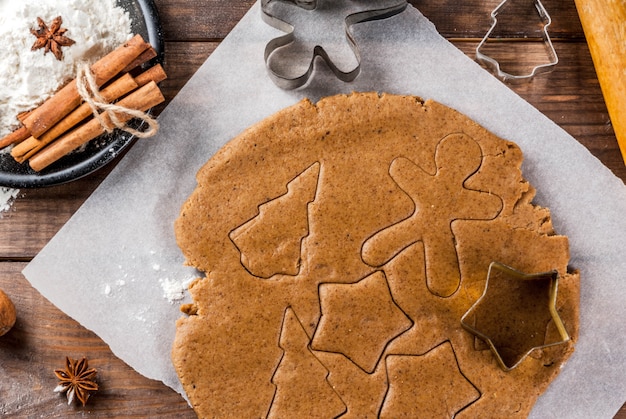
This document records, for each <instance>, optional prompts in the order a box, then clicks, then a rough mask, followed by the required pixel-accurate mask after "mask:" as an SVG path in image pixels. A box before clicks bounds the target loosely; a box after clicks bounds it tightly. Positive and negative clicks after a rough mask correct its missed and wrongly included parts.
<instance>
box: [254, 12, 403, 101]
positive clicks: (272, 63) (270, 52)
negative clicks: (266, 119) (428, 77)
mask: <svg viewBox="0 0 626 419" xmlns="http://www.w3.org/2000/svg"><path fill="white" fill-rule="evenodd" d="M406 7H407V2H406V0H370V1H367V2H366V1H363V0H337V1H331V0H261V17H262V18H263V20H264V21H265V22H266V23H267V24H269V25H270V26H272V27H274V28H276V29H278V30H280V31H282V32H285V35H282V36H279V37H277V38H274V39H272V40H271V41H269V42H268V43H267V44H266V47H265V52H264V59H265V65H266V68H267V71H268V74H269V76H270V78H271V80H272V81H273V82H274V83H275V84H276V85H277V86H279V87H280V88H282V89H286V90H291V89H296V88H298V87H302V86H304V85H305V84H306V83H307V82H308V81H309V79H310V78H311V75H312V74H313V70H314V69H315V61H316V58H317V57H319V58H321V59H322V60H323V61H324V62H325V63H326V65H327V66H328V67H329V68H330V70H331V71H332V72H333V73H334V74H335V76H336V77H337V78H338V79H339V80H342V81H344V82H351V81H353V80H354V79H355V78H356V77H357V76H358V75H359V73H360V71H361V53H360V50H359V47H358V45H357V41H356V40H355V38H354V36H353V35H352V33H351V29H350V28H351V26H352V25H355V24H357V23H362V22H368V21H373V20H380V19H386V18H389V17H391V16H394V15H396V14H398V13H400V12H402V11H404V10H405V9H406ZM288 10H291V11H293V12H300V13H305V14H307V15H308V18H303V19H300V21H299V22H298V19H296V18H293V20H292V16H293V15H292V16H290V14H289V13H288ZM325 15H326V16H333V17H335V18H337V17H338V18H340V19H342V20H343V35H344V37H345V42H347V45H348V47H349V48H350V49H351V51H352V53H353V54H354V57H353V60H352V61H353V63H352V64H351V65H342V63H340V62H339V61H340V60H338V59H337V58H338V57H333V56H331V55H332V54H330V53H329V51H328V50H327V48H325V46H324V45H322V44H320V43H316V44H315V45H314V46H312V47H311V48H309V49H310V50H311V51H310V54H309V56H308V57H307V58H306V60H307V61H308V66H305V67H306V68H304V69H302V70H300V71H297V70H296V72H295V73H293V70H292V69H290V67H291V66H290V64H291V63H290V62H289V60H290V58H289V54H283V55H284V56H282V57H281V56H280V55H281V54H280V52H281V50H284V49H285V48H288V47H290V46H293V45H294V44H295V43H296V42H297V41H298V38H299V36H301V34H300V33H299V29H301V28H302V26H303V24H304V23H307V22H311V19H310V18H312V17H316V18H319V19H324V16H325ZM298 25H300V26H298ZM320 32H321V30H320ZM319 35H320V38H324V37H328V36H329V34H321V33H319ZM341 58H343V57H341ZM290 70H292V71H290Z"/></svg>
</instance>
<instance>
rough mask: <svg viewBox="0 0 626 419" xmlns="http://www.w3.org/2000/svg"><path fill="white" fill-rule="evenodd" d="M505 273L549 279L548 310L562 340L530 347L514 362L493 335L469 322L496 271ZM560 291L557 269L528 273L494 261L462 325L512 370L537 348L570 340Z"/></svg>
mask: <svg viewBox="0 0 626 419" xmlns="http://www.w3.org/2000/svg"><path fill="white" fill-rule="evenodd" d="M496 271H497V272H498V273H500V274H503V275H505V276H506V277H508V279H513V280H519V281H548V282H549V288H548V289H549V296H548V310H549V312H550V317H551V321H552V322H553V324H554V326H555V327H556V330H557V332H558V335H559V337H560V339H561V340H558V341H555V342H548V343H545V341H544V344H541V345H535V346H532V347H530V348H529V349H528V350H527V351H525V352H524V353H523V354H522V355H521V356H519V357H518V359H516V360H515V362H513V363H512V364H509V363H507V362H506V361H505V360H504V357H503V356H502V353H501V349H500V348H498V347H497V346H498V345H496V344H495V342H494V338H493V336H489V335H488V334H486V333H484V332H483V331H481V330H479V327H476V326H475V325H472V324H470V323H468V321H467V318H468V317H470V316H472V315H473V314H475V313H476V311H477V310H478V309H479V307H480V306H481V305H482V304H483V303H484V302H485V300H486V299H487V298H486V295H487V294H488V291H489V286H490V280H491V281H493V279H494V275H495V272H496ZM557 292H558V273H557V271H556V270H554V271H550V272H543V273H536V274H526V273H523V272H520V271H518V270H515V269H513V268H511V267H509V266H506V265H503V264H501V263H499V262H492V263H491V264H490V265H489V271H488V273H487V282H486V283H485V289H484V291H483V294H482V295H481V297H480V298H479V299H478V300H477V301H476V302H475V303H474V304H473V305H472V307H470V309H469V310H468V311H467V312H466V313H465V314H464V315H463V317H462V318H461V325H462V326H463V327H464V328H465V329H466V330H467V331H469V332H470V333H472V334H473V335H475V336H477V337H479V338H480V339H482V340H483V341H485V342H486V343H487V344H488V345H489V348H490V349H491V352H492V353H493V355H494V356H495V357H496V359H497V361H498V364H500V366H501V367H502V369H503V370H504V371H511V370H512V369H514V368H516V367H517V366H519V365H520V364H521V363H522V361H524V359H526V357H527V356H528V355H529V354H530V353H531V352H532V351H534V350H535V349H542V348H547V347H550V346H555V345H560V344H562V343H566V342H567V341H569V340H570V337H569V334H568V333H567V330H566V329H565V326H564V325H563V322H562V320H561V318H560V317H559V314H558V312H557V308H556V297H557Z"/></svg>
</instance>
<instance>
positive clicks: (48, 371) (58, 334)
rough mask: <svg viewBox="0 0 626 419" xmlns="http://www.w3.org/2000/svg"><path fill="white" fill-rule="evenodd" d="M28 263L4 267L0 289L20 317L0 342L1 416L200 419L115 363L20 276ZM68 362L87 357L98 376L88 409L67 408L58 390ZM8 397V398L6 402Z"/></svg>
mask: <svg viewBox="0 0 626 419" xmlns="http://www.w3.org/2000/svg"><path fill="white" fill-rule="evenodd" d="M24 266H25V264H24V263H9V262H3V263H0V289H3V290H4V291H5V292H6V293H7V295H9V297H10V298H11V299H12V301H13V303H14V304H15V307H16V311H17V317H18V319H17V322H16V324H15V326H14V327H13V329H11V330H10V331H9V333H7V334H6V335H4V336H2V337H0V357H1V359H2V362H0V376H2V380H0V416H5V415H6V416H12V415H16V416H19V417H39V416H40V415H45V416H47V417H59V418H61V417H63V418H69V417H84V416H85V414H89V415H94V416H97V417H130V416H133V415H137V416H139V417H156V416H158V417H171V418H174V417H176V418H191V417H195V416H194V414H193V411H192V410H191V408H189V406H188V405H187V402H186V401H185V400H184V399H183V398H182V397H181V396H180V395H179V394H178V393H176V392H175V391H173V390H171V389H170V388H168V387H166V386H165V385H164V384H163V383H161V382H159V381H154V380H149V379H147V378H145V377H143V376H141V375H140V374H138V373H137V372H135V371H134V370H133V369H132V368H130V367H129V366H128V365H127V364H125V363H124V362H123V361H121V360H120V359H118V358H117V357H115V356H114V355H113V354H112V353H111V350H110V349H109V347H108V346H107V345H106V344H105V343H104V342H103V341H102V340H101V339H100V338H99V337H98V336H96V335H95V334H94V333H93V332H91V331H89V330H87V329H85V328H83V327H82V326H80V325H79V324H78V323H77V322H76V321H74V320H72V319H71V318H69V317H68V316H67V315H65V314H64V313H62V312H61V311H60V310H58V309H57V308H56V307H55V306H53V305H52V304H51V303H50V302H49V301H48V300H46V299H45V298H44V297H42V296H41V294H39V293H38V292H37V291H36V290H34V289H33V288H32V287H31V286H30V284H29V283H28V281H26V279H25V278H24V277H23V276H22V275H21V274H20V271H21V270H22V269H23V268H24ZM65 356H70V357H72V358H74V359H76V358H81V357H83V356H85V357H87V358H88V359H89V365H90V366H91V367H94V368H96V369H97V370H98V379H97V380H98V384H99V386H100V390H99V391H98V392H97V393H96V394H95V395H94V396H93V397H92V398H90V400H89V402H88V404H87V406H86V407H85V408H83V407H78V406H75V405H72V406H68V405H67V399H65V398H64V397H63V396H62V395H60V394H58V393H54V392H53V389H54V388H55V387H56V385H57V380H56V377H55V376H54V374H53V371H54V370H55V369H57V368H63V366H64V362H65ZM7 395H8V396H7Z"/></svg>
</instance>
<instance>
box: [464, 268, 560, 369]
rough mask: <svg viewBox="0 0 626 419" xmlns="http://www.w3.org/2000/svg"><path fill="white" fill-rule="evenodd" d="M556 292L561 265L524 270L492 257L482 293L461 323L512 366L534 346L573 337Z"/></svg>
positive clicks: (504, 365) (502, 362) (505, 364)
mask: <svg viewBox="0 0 626 419" xmlns="http://www.w3.org/2000/svg"><path fill="white" fill-rule="evenodd" d="M557 292H558V273H557V271H550V272H542V273H537V274H526V273H523V272H520V271H517V270H515V269H513V268H511V267H509V266H506V265H503V264H501V263H498V262H492V263H491V264H490V265H489V271H488V274H487V282H486V284H485V289H484V291H483V294H482V296H481V297H480V298H479V299H478V300H477V301H476V302H475V303H474V305H472V307H470V309H469V310H468V311H467V312H466V313H465V314H464V315H463V317H462V318H461V325H462V326H463V327H464V328H465V329H466V330H467V331H469V332H470V333H472V334H473V335H475V336H477V337H479V338H480V339H482V340H483V341H484V342H485V343H487V345H489V348H490V349H491V351H492V353H493V354H494V356H495V357H496V359H497V361H498V363H499V364H500V366H501V367H502V369H503V370H505V371H510V370H512V369H514V368H516V367H517V366H519V365H520V364H521V363H522V361H524V359H525V358H526V357H527V356H528V355H529V354H530V353H531V352H532V351H534V350H536V349H542V348H547V347H550V346H554V345H559V344H561V343H565V342H567V341H569V340H570V337H569V334H568V333H567V330H566V329H565V326H564V325H563V322H562V321H561V318H560V316H559V314H558V311H557V307H556V297H557ZM550 332H551V333H550ZM548 336H550V337H548Z"/></svg>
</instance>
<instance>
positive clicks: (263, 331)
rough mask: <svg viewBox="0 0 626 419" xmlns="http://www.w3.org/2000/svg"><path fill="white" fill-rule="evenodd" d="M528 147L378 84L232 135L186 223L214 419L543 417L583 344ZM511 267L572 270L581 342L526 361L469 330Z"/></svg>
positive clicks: (199, 363) (190, 371)
mask: <svg viewBox="0 0 626 419" xmlns="http://www.w3.org/2000/svg"><path fill="white" fill-rule="evenodd" d="M522 158H523V157H522V153H521V151H520V149H519V148H518V147H517V146H516V145H515V144H513V143H511V142H508V141H505V140H502V139H500V138H498V137H496V136H495V135H493V134H491V133H489V132H488V131H486V130H485V129H484V128H482V127H481V126H479V125H478V124H476V123H474V122H473V121H471V120H470V119H468V118H467V117H465V116H464V115H462V114H460V113H458V112H456V111H454V110H452V109H450V108H447V107H445V106H444V105H441V104H439V103H437V102H434V101H426V102H423V101H422V100H421V99H419V98H416V97H410V96H397V95H391V94H383V95H378V94H376V93H354V94H351V95H338V96H333V97H328V98H324V99H322V100H320V101H319V102H318V103H317V104H312V103H310V102H309V101H307V100H303V101H301V102H299V103H298V104H296V105H294V106H292V107H289V108H287V109H284V110H282V111H280V112H278V113H277V114H275V115H273V116H271V117H269V118H267V119H265V120H263V121H261V122H259V123H258V124H256V125H254V126H252V127H250V128H248V129H247V130H246V131H244V132H243V133H241V134H240V135H239V136H237V137H236V138H234V139H233V140H232V141H230V142H229V143H228V144H227V145H226V146H224V147H223V148H222V149H221V150H220V151H219V152H218V153H217V154H216V155H215V156H213V157H212V158H211V159H210V160H209V161H208V162H207V163H206V165H205V166H204V167H203V168H202V169H201V170H200V171H199V172H198V175H197V182H198V185H197V188H196V189H195V191H194V192H193V193H192V195H191V196H190V197H189V199H188V200H187V202H186V203H185V204H184V206H183V208H182V210H181V214H180V217H179V218H178V219H177V220H176V224H175V230H176V237H177V241H178V244H179V246H180V248H181V249H182V251H183V253H184V255H185V258H186V260H187V263H188V264H189V265H192V266H194V267H196V268H198V269H199V270H200V271H202V272H205V273H206V277H205V278H201V279H199V280H197V281H195V282H194V283H193V285H192V287H191V288H190V290H191V294H192V297H193V304H191V305H189V306H186V307H185V311H186V313H187V314H188V316H186V317H183V318H181V319H180V320H179V321H178V323H177V332H176V339H175V343H174V347H173V350H172V360H173V363H174V366H175V368H176V370H177V373H178V375H179V377H180V379H181V382H182V384H183V386H184V388H185V391H186V392H187V395H188V397H189V399H190V401H191V403H192V405H193V407H194V409H195V411H196V413H197V414H198V416H200V417H238V418H242V417H249V418H252V417H276V418H284V417H321V418H332V417H338V416H341V417H345V418H364V417H393V418H398V417H433V416H436V417H439V416H444V417H445V416H447V417H452V416H454V417H460V418H464V417H467V418H472V417H514V416H519V417H525V416H527V415H528V413H529V411H530V409H531V408H532V406H533V404H534V403H535V400H536V398H537V397H538V396H539V395H540V394H541V393H542V392H543V391H545V389H546V388H547V386H548V385H549V383H550V381H551V380H552V379H554V378H555V376H556V375H557V374H558V372H559V370H560V368H561V367H562V364H563V363H564V362H565V361H566V360H567V358H568V357H569V356H570V355H571V353H572V351H573V344H574V342H575V340H576V338H577V336H578V298H579V278H578V274H577V273H570V272H568V266H567V264H568V260H569V250H568V241H567V238H566V237H564V236H559V235H557V234H556V233H555V232H554V231H553V228H552V225H551V221H550V213H549V211H548V210H547V209H545V208H540V207H537V206H534V205H533V204H532V203H531V201H532V198H533V196H534V189H533V188H532V186H531V185H530V184H529V183H528V182H527V181H525V180H524V179H523V177H522V173H521V170H520V167H521V163H522ZM492 261H497V262H500V263H503V264H505V265H508V266H510V267H513V268H515V269H517V270H520V271H523V272H526V273H538V272H546V271H550V270H557V271H558V273H559V276H560V279H559V292H558V297H557V304H556V306H557V310H558V312H559V315H560V317H561V319H562V320H563V323H564V324H565V328H566V329H567V331H568V333H569V335H570V337H571V340H570V341H569V342H566V343H562V344H559V345H555V346H551V347H547V348H543V349H535V350H533V351H532V352H530V354H529V355H528V356H527V357H525V358H524V360H523V361H522V362H521V364H520V365H519V366H518V367H517V368H515V369H513V370H511V371H509V372H505V371H504V370H503V369H502V368H501V367H500V366H499V365H498V363H497V361H496V358H495V357H494V355H493V353H492V352H491V351H490V349H489V347H488V346H487V345H486V344H485V343H484V342H483V341H481V340H480V339H478V338H476V337H475V336H474V335H472V334H470V333H469V332H468V331H467V330H465V329H463V328H462V326H461V323H460V319H461V317H462V316H463V315H464V314H465V313H466V312H467V311H468V310H469V309H470V307H471V306H472V305H473V304H474V303H475V302H476V301H477V300H478V298H479V297H480V296H481V294H482V293H483V290H484V288H485V282H486V277H487V271H488V268H489V264H490V263H491V262H492ZM499 303H500V302H498V304H494V306H497V307H494V309H502V308H503V307H507V305H508V302H507V301H502V302H501V304H499ZM543 311H546V310H543ZM503 313H506V311H504V312H503ZM535 320H537V319H535ZM533 324H541V327H540V330H537V333H538V334H540V335H545V339H544V343H549V342H552V341H554V340H558V337H555V330H554V325H553V324H552V322H550V321H549V319H548V320H547V321H543V320H542V319H538V320H537V321H535V322H534V323H533ZM514 349H515V348H514Z"/></svg>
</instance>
